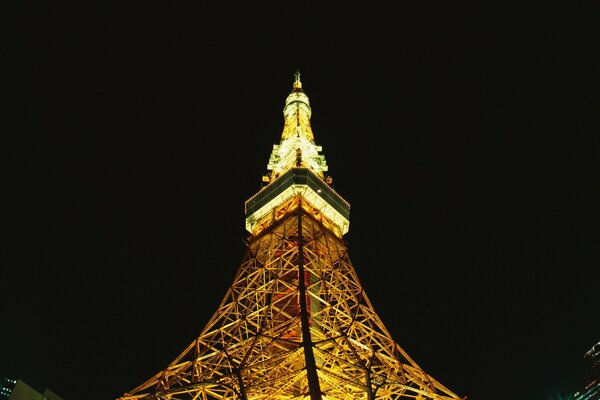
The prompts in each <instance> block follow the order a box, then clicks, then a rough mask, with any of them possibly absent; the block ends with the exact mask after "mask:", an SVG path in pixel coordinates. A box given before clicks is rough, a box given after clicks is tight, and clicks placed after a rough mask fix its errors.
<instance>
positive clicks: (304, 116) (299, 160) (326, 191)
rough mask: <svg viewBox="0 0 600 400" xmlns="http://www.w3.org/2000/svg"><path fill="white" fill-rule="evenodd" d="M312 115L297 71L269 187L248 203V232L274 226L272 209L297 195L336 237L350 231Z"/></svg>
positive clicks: (270, 169)
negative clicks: (309, 204)
mask: <svg viewBox="0 0 600 400" xmlns="http://www.w3.org/2000/svg"><path fill="white" fill-rule="evenodd" d="M311 114H312V111H311V108H310V101H309V100H308V96H307V95H306V93H304V90H303V89H302V82H301V81H300V71H299V70H296V73H295V74H294V82H293V85H292V90H291V92H290V93H289V94H288V96H287V98H286V99H285V106H284V107H283V119H284V123H283V131H282V132H281V141H280V142H279V144H274V145H273V151H272V152H271V156H270V158H269V163H268V164H267V170H268V172H267V174H266V175H264V176H263V179H262V180H263V183H265V184H266V186H263V187H262V189H261V190H260V191H259V192H258V193H256V194H255V195H254V196H252V197H251V198H250V199H248V200H247V201H246V203H245V214H246V229H247V230H248V231H249V232H251V233H252V234H255V235H256V234H257V233H258V232H259V231H260V230H262V229H264V228H265V227H266V226H268V225H269V224H270V223H272V221H271V219H269V218H270V216H271V215H272V212H273V210H275V209H278V207H281V206H282V204H285V203H286V202H287V201H288V200H290V199H291V198H293V197H294V196H295V195H296V194H298V193H302V194H303V196H304V197H305V198H306V199H308V201H309V202H310V203H311V204H312V206H313V207H315V209H316V210H318V212H319V213H320V214H321V215H322V216H323V218H326V219H327V220H328V221H330V224H331V229H332V230H333V231H334V232H335V234H336V235H338V236H340V237H341V236H342V235H344V234H345V233H346V232H348V227H349V224H350V204H349V203H348V202H347V201H346V200H344V199H343V198H342V197H341V196H340V195H339V194H338V193H337V192H336V191H335V190H334V189H333V187H332V179H331V177H330V176H326V175H325V172H327V170H328V167H327V163H326V162H325V156H324V155H322V154H321V150H322V148H321V146H318V145H317V144H316V143H315V140H314V135H313V131H312V128H311V126H310V118H311Z"/></svg>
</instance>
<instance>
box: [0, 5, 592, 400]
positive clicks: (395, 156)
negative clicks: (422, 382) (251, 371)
mask: <svg viewBox="0 0 600 400" xmlns="http://www.w3.org/2000/svg"><path fill="white" fill-rule="evenodd" d="M12 3H13V4H11V5H8V4H3V9H4V11H3V12H2V13H1V14H2V25H3V28H4V29H3V31H4V34H3V38H4V41H3V44H2V59H3V60H4V61H3V62H2V65H3V70H4V72H3V73H2V75H1V76H2V86H3V89H2V93H3V102H2V104H3V107H2V110H3V111H2V114H3V115H2V118H0V119H1V120H2V125H3V128H2V138H3V146H2V147H3V157H2V158H3V160H4V161H5V165H6V166H5V168H3V173H4V179H3V182H4V184H3V187H4V190H3V193H4V194H3V195H2V198H3V200H4V203H5V206H4V207H3V210H4V213H3V214H4V215H3V223H2V226H3V228H4V229H3V231H4V233H5V240H4V241H3V242H2V243H3V250H2V275H1V277H2V283H1V284H0V287H1V288H2V292H1V293H2V294H1V296H2V297H1V298H0V300H1V302H0V304H1V305H2V324H1V329H0V338H1V341H0V343H2V345H1V346H0V376H2V375H7V376H12V377H16V378H20V379H23V380H24V381H26V382H28V383H30V384H32V385H34V386H36V387H39V388H40V389H43V388H44V387H48V388H50V389H52V390H53V391H55V392H56V393H58V394H59V395H61V396H62V397H64V399H65V400H75V399H85V400H110V399H114V398H116V397H118V396H119V395H121V394H123V393H124V392H125V391H127V390H130V389H133V388H134V387H135V386H137V385H138V384H140V383H142V382H143V381H145V380H146V379H148V378H150V377H151V376H152V375H153V374H154V373H156V372H157V371H159V370H160V369H162V368H163V367H165V366H166V365H167V364H168V363H169V362H170V361H171V360H172V359H173V358H174V357H175V356H177V355H178V354H179V353H180V352H181V351H182V350H183V349H184V348H185V347H186V346H187V345H188V343H189V342H190V341H192V340H193V339H194V338H195V337H196V335H197V334H198V333H199V332H200V330H201V329H202V327H203V326H204V324H205V323H206V322H208V319H209V318H210V317H211V316H212V315H213V313H214V312H215V311H216V307H217V306H218V304H219V303H220V301H221V299H222V297H223V296H224V295H225V292H226V290H227V287H228V285H229V284H230V283H231V280H232V279H233V275H234V273H235V271H236V270H237V267H238V266H239V263H240V261H241V258H242V255H243V251H244V245H243V241H242V239H243V238H245V237H246V236H247V232H245V230H244V214H243V211H244V210H243V203H244V201H245V200H246V199H247V198H249V197H250V196H251V195H253V194H254V193H255V192H256V191H257V190H258V189H259V187H260V178H261V176H262V175H263V174H264V173H265V172H266V164H267V160H268V157H269V155H270V152H271V148H272V145H273V144H275V143H278V142H279V139H280V134H281V129H282V127H283V115H282V109H283V105H284V101H285V98H286V96H287V95H288V93H289V92H290V90H291V85H292V81H293V74H294V72H295V70H296V69H297V68H299V69H300V71H301V73H302V81H303V85H304V89H305V91H306V93H307V95H308V96H309V99H310V101H311V106H312V109H313V117H312V127H313V131H314V133H315V140H316V142H317V144H319V145H322V146H323V154H324V155H325V157H326V160H327V162H328V164H329V168H330V169H329V172H330V175H331V176H332V177H333V180H334V187H335V189H336V190H337V191H338V192H339V193H340V194H341V195H342V196H343V197H345V198H346V199H347V200H348V201H349V202H350V204H351V207H352V209H351V223H350V232H349V233H348V234H347V235H346V240H347V242H348V245H349V249H350V255H351V258H352V260H353V263H354V265H355V268H356V270H357V272H358V275H359V277H360V279H361V282H362V284H363V286H364V288H365V290H366V293H367V295H368V296H369V298H370V299H371V300H372V302H373V305H374V307H375V310H376V311H377V312H378V314H379V315H380V317H381V318H382V320H383V321H384V323H385V324H386V326H387V327H388V329H389V330H390V332H391V333H392V335H393V336H394V338H395V339H396V341H397V342H398V343H399V344H400V346H402V347H403V348H404V349H405V350H406V351H407V352H408V353H409V354H410V355H411V356H412V357H413V359H414V360H415V361H416V362H417V363H418V364H419V365H420V366H421V367H422V368H423V369H424V370H425V371H427V372H428V373H430V374H431V375H433V376H434V377H435V378H436V379H438V380H439V381H441V382H442V383H443V384H445V385H446V386H448V387H449V388H450V389H451V390H453V391H455V392H456V393H457V394H459V395H463V396H468V397H469V400H476V399H480V400H505V399H508V398H510V399H516V400H525V399H527V400H545V399H558V398H559V397H558V396H559V394H560V393H564V392H565V391H568V390H570V388H571V387H572V386H573V385H574V384H575V383H576V381H577V377H578V376H579V374H580V373H581V371H582V370H583V368H584V363H583V354H584V352H585V351H586V350H588V349H589V348H590V347H591V346H592V345H594V344H595V343H597V342H598V340H600V322H599V318H598V277H599V273H598V266H599V261H600V260H599V258H600V257H599V245H598V239H599V235H598V222H599V221H598V217H597V215H596V214H597V207H598V200H599V199H598V196H597V194H594V191H595V190H597V185H598V173H597V171H598V159H599V158H598V150H599V147H598V145H597V144H596V143H597V142H596V141H597V140H598V139H597V136H598V133H599V130H598V127H599V124H598V115H599V111H600V100H599V96H598V93H599V90H598V89H599V88H600V85H599V81H598V76H599V74H598V73H599V68H598V67H599V64H598V61H597V58H596V57H597V54H598V51H597V50H598V46H597V44H598V38H600V32H599V30H598V24H597V22H596V18H595V15H597V13H596V14H595V12H596V11H597V9H594V8H593V7H592V2H590V1H572V2H567V1H564V2H550V3H547V4H544V3H542V2H530V3H529V4H520V3H518V2H515V4H512V3H511V2H494V3H489V2H488V3H487V5H482V4H469V3H468V2H465V3H462V4H457V3H456V2H441V4H435V3H431V2H401V3H394V5H393V7H392V6H382V5H379V4H377V3H372V4H371V3H368V4H367V3H361V4H358V5H356V6H350V5H349V4H346V3H340V4H337V5H333V4H332V3H328V5H327V6H324V5H323V4H314V5H312V4H310V3H306V4H303V3H289V4H288V3H281V2H279V3H275V4H268V3H265V2H256V3H251V4H245V5H241V6H240V5H238V4H233V3H231V4H230V3H229V2H224V4H222V5H215V4H210V5H208V4H207V3H206V2H188V1H181V2H153V1H149V2H114V3H112V2H85V1H82V2H76V3H74V4H60V3H58V2H39V3H36V2H28V1H25V2H12ZM484 3H485V2H484ZM495 3H497V4H495Z"/></svg>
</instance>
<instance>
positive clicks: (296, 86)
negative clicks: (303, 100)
mask: <svg viewBox="0 0 600 400" xmlns="http://www.w3.org/2000/svg"><path fill="white" fill-rule="evenodd" d="M294 77H295V78H296V80H295V81H294V89H302V82H300V70H299V69H298V70H296V73H295V74H294Z"/></svg>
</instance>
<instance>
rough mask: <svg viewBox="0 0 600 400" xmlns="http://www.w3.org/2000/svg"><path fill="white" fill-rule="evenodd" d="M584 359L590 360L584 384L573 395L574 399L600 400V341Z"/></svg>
mask: <svg viewBox="0 0 600 400" xmlns="http://www.w3.org/2000/svg"><path fill="white" fill-rule="evenodd" d="M584 359H585V360H586V361H587V362H589V364H588V366H587V369H586V374H585V377H584V380H583V384H582V385H581V387H580V388H579V390H577V391H576V392H575V394H574V395H573V399H574V400H600V342H598V343H596V344H595V345H594V346H592V348H591V349H590V350H588V351H587V352H586V353H585V355H584Z"/></svg>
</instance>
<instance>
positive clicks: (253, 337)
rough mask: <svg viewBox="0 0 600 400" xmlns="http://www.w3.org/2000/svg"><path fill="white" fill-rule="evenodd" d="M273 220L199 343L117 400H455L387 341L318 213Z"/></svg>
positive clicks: (253, 241)
mask: <svg viewBox="0 0 600 400" xmlns="http://www.w3.org/2000/svg"><path fill="white" fill-rule="evenodd" d="M280 214H282V215H283V216H280V217H279V220H278V221H276V222H275V223H274V224H273V225H271V226H270V227H269V228H268V229H265V230H264V231H262V232H261V233H260V235H258V236H256V237H251V238H250V241H249V245H248V249H247V251H246V254H245V256H244V259H243V262H242V264H241V265H240V267H239V270H238V272H237V274H236V276H235V278H234V281H233V284H232V285H231V287H230V289H229V290H228V292H227V294H226V296H225V298H224V299H223V301H222V303H221V305H220V306H219V308H218V310H217V312H216V313H215V314H214V316H213V317H212V319H211V320H210V321H209V322H208V324H207V325H206V326H205V327H204V329H203V330H202V332H201V333H200V335H199V336H198V338H197V339H196V340H194V342H193V343H191V344H190V345H189V347H188V348H187V349H185V351H184V352H183V353H181V355H180V356H179V357H177V359H175V360H174V361H173V362H172V363H171V364H170V365H169V366H168V367H167V368H166V369H165V370H164V371H161V372H160V373H158V374H157V375H156V376H154V377H153V378H151V379H150V380H148V381H147V382H146V383H144V384H143V385H141V386H139V387H138V388H136V389H135V390H133V391H132V392H131V393H129V394H127V395H125V396H123V397H121V398H120V399H121V400H130V399H165V400H166V399H169V400H175V399H205V400H208V399H248V400H249V399H265V400H267V399H273V400H275V399H305V398H306V399H308V398H310V399H365V400H371V399H403V398H414V399H458V398H459V397H458V396H456V395H455V394H454V393H452V392H451V391H450V390H448V389H447V388H445V387H444V386H443V385H441V384H440V383H439V382H437V381H436V380H434V379H433V378H432V377H431V376H429V375H428V374H426V373H425V372H424V371H423V370H422V369H421V368H420V367H419V366H418V365H417V364H416V363H415V362H414V361H413V360H412V359H411V358H410V357H409V356H408V355H407V354H406V353H405V352H404V351H403V350H402V349H401V348H400V346H399V345H397V344H396V343H395V342H394V340H393V339H392V337H391V335H390V334H389V333H388V331H387V330H386V329H385V327H384V325H383V323H382V321H381V320H380V319H379V317H378V316H377V313H376V312H375V310H374V309H373V306H372V305H371V303H370V301H369V299H368V297H367V295H366V293H365V292H364V290H363V288H362V286H361V284H360V281H359V279H358V277H357V274H356V271H355V269H354V267H353V266H352V263H351V261H350V258H349V255H348V249H347V246H346V244H345V242H344V241H343V240H342V239H341V238H339V237H338V236H336V235H335V234H333V233H332V232H331V231H330V230H329V229H327V227H326V225H325V224H324V223H323V221H322V220H319V219H320V218H318V217H319V213H318V211H316V210H314V209H313V207H312V206H311V204H310V203H308V202H307V201H305V200H304V198H303V197H302V196H301V195H297V196H296V197H294V198H293V199H291V200H289V201H288V202H287V203H286V204H284V205H283V206H282V207H280ZM315 216H316V217H315Z"/></svg>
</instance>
